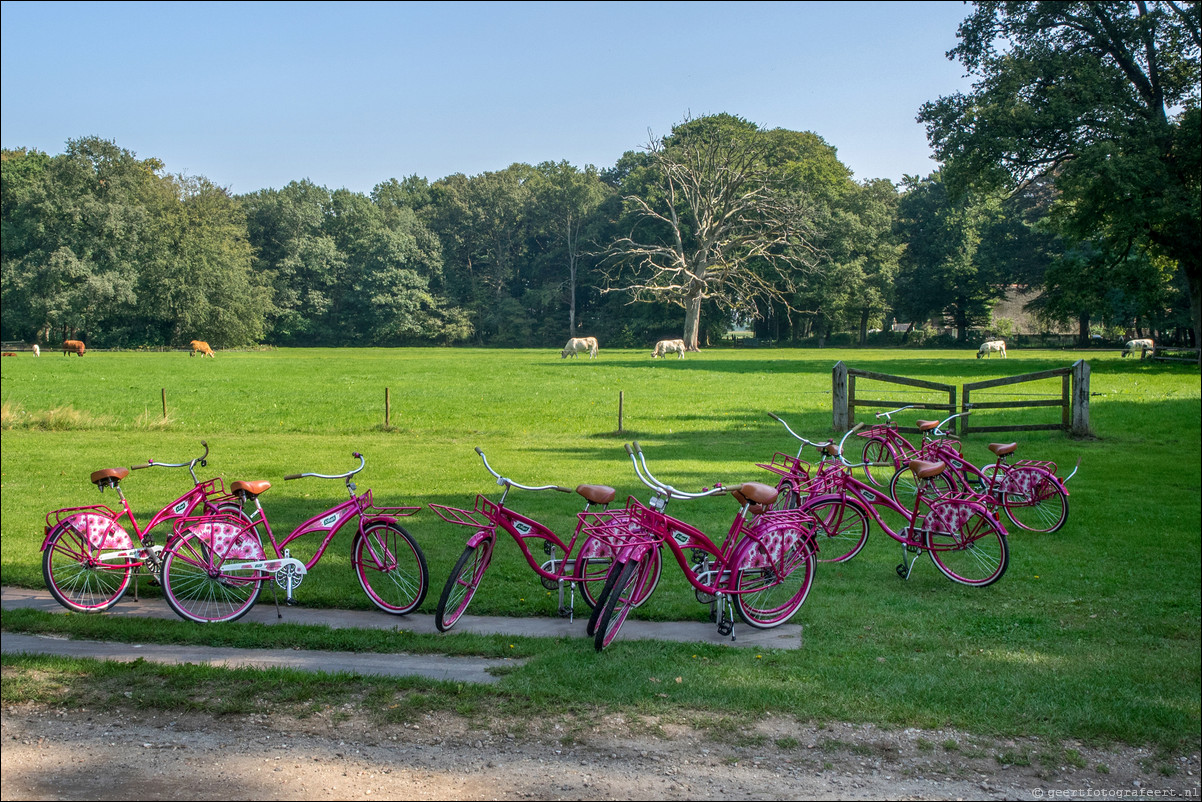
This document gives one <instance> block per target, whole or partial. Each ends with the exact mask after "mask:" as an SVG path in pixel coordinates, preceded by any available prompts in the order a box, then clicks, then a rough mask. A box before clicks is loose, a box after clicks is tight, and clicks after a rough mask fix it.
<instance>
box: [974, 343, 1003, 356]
mask: <svg viewBox="0 0 1202 802" xmlns="http://www.w3.org/2000/svg"><path fill="white" fill-rule="evenodd" d="M990 354H1001V355H1002V359H1005V358H1006V341H1005V340H989V341H987V342H983V343H981V347H980V348H978V349H977V359H980V358H981V357H982V356H989V355H990Z"/></svg>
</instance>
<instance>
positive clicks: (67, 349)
mask: <svg viewBox="0 0 1202 802" xmlns="http://www.w3.org/2000/svg"><path fill="white" fill-rule="evenodd" d="M87 350H88V349H87V347H86V346H85V345H84V344H83V343H81V342H80V341H79V340H63V356H69V355H71V354H72V353H76V354H79V355H80V356H83V355H84V352H85V351H87Z"/></svg>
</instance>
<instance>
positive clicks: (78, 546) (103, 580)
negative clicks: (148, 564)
mask: <svg viewBox="0 0 1202 802" xmlns="http://www.w3.org/2000/svg"><path fill="white" fill-rule="evenodd" d="M42 578H43V579H45V580H46V587H47V589H49V591H50V595H51V596H53V597H54V600H55V601H57V602H58V603H59V604H61V605H62V606H63V607H66V608H67V609H68V610H71V611H73V612H77V613H100V612H104V611H105V610H108V609H110V608H111V607H112V606H113V605H114V604H116V603H117V602H119V601H121V597H122V596H124V595H125V591H127V590H128V589H129V584H130V581H131V580H132V578H133V566H131V565H130V564H128V563H126V564H124V565H122V566H120V567H106V566H105V565H104V564H103V563H101V562H100V549H98V548H96V547H94V546H93V545H92V544H91V543H89V542H88V540H87V538H86V537H85V536H84V534H83V533H82V532H80V531H79V530H78V529H76V528H75V527H74V526H71V525H70V524H69V523H67V522H66V521H63V522H62V523H59V524H58V525H57V526H55V528H54V530H53V531H51V533H50V536H49V537H48V538H47V539H46V547H45V548H44V549H43V550H42Z"/></svg>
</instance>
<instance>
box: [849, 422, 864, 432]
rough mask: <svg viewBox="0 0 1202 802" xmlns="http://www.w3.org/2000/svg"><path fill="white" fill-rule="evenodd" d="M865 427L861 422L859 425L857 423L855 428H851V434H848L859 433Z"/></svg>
mask: <svg viewBox="0 0 1202 802" xmlns="http://www.w3.org/2000/svg"><path fill="white" fill-rule="evenodd" d="M865 425H866V424H865V423H864V422H863V421H861V422H860V423H857V424H856V425H855V426H853V427H851V432H849V434H852V433H855V432H858V431H860V430H861V429H863V428H864V426H865Z"/></svg>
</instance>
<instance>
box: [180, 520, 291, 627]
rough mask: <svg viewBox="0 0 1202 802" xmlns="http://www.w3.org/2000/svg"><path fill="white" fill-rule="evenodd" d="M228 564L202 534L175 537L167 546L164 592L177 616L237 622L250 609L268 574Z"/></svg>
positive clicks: (205, 621)
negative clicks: (231, 566)
mask: <svg viewBox="0 0 1202 802" xmlns="http://www.w3.org/2000/svg"><path fill="white" fill-rule="evenodd" d="M232 562H233V561H232ZM240 562H243V563H246V562H248V561H245V560H242V561H240ZM224 563H225V558H224V557H222V556H221V555H220V554H218V553H217V552H216V551H215V550H214V549H213V548H210V547H209V545H208V544H207V543H205V542H204V540H203V539H201V538H199V537H176V538H174V539H172V541H171V542H170V544H169V545H168V546H167V547H166V548H165V549H163V574H162V582H163V595H164V596H165V597H166V599H167V604H168V605H169V606H170V607H171V609H172V610H174V611H175V613H176V615H178V616H179V617H180V618H183V619H184V620H186V621H195V622H197V623H199V624H212V623H216V622H218V621H237V620H238V619H239V618H241V617H242V616H244V615H246V614H247V613H248V612H250V608H252V607H254V605H255V602H256V601H257V600H258V598H259V593H260V592H261V591H262V590H263V582H264V581H266V580H267V579H268V575H267V574H265V573H263V572H262V571H257V570H254V569H251V568H238V569H231V568H227V567H225V565H224Z"/></svg>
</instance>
